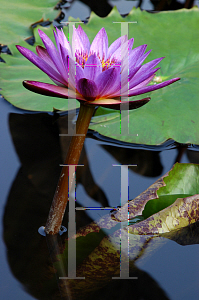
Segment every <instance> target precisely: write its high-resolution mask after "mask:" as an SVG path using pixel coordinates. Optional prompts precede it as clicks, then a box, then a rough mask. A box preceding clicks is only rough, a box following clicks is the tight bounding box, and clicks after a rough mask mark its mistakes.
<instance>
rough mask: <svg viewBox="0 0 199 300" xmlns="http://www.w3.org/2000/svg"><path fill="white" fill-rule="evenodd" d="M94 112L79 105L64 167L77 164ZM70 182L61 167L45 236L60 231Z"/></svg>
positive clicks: (66, 172)
mask: <svg viewBox="0 0 199 300" xmlns="http://www.w3.org/2000/svg"><path fill="white" fill-rule="evenodd" d="M94 110H95V106H94V105H93V106H86V105H84V104H80V110H79V115H78V119H77V123H76V135H74V136H73V137H72V139H71V142H70V146H69V150H68V153H67V157H66V160H65V162H64V164H65V165H77V164H78V162H79V158H80V155H81V151H82V147H83V145H84V140H85V137H86V134H87V131H88V126H89V124H90V120H91V118H92V115H93V113H94ZM80 134H82V135H80ZM72 181H73V180H70V183H69V167H67V166H63V168H62V172H61V175H60V177H59V182H58V185H57V188H56V191H55V195H54V198H53V202H52V205H51V208H50V212H49V215H48V219H47V222H46V226H45V232H46V234H57V233H58V232H59V230H60V227H61V223H62V219H63V217H64V213H65V209H66V205H67V202H68V191H69V192H70V189H71V186H72Z"/></svg>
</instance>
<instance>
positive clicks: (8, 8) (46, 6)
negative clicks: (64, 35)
mask: <svg viewBox="0 0 199 300" xmlns="http://www.w3.org/2000/svg"><path fill="white" fill-rule="evenodd" d="M57 3H58V1H57V0H40V1H37V0H32V1H28V0H17V1H15V0H10V1H6V0H1V18H0V28H1V35H0V43H2V44H6V45H9V44H12V43H18V42H19V41H20V40H21V39H22V38H28V37H29V36H31V35H32V30H31V28H30V25H31V24H34V23H35V22H37V21H39V20H41V19H43V20H47V19H50V20H53V19H54V18H55V17H56V16H57V15H58V13H59V11H57V10H54V6H55V5H56V4H57Z"/></svg>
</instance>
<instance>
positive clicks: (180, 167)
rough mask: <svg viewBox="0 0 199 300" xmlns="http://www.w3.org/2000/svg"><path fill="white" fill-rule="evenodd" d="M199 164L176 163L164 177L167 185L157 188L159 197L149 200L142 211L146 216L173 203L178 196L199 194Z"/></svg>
mask: <svg viewBox="0 0 199 300" xmlns="http://www.w3.org/2000/svg"><path fill="white" fill-rule="evenodd" d="M198 180H199V166H198V165H194V164H179V163H177V164H175V165H174V167H173V169H172V170H171V171H170V172H169V175H168V176H167V177H165V178H164V183H165V184H166V186H162V187H160V188H159V189H158V190H157V196H158V198H156V199H152V200H150V201H148V202H147V203H146V205H145V208H144V210H143V212H142V215H143V216H144V218H145V219H146V218H148V217H150V216H151V215H153V214H155V213H157V212H159V211H161V210H163V209H164V208H166V207H168V206H170V205H172V204H173V203H174V202H175V201H176V199H178V198H186V197H190V196H193V195H195V194H199V187H198V184H197V182H198Z"/></svg>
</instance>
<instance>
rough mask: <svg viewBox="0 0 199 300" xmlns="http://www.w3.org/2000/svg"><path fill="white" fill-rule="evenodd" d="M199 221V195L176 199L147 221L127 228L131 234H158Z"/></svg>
mask: <svg viewBox="0 0 199 300" xmlns="http://www.w3.org/2000/svg"><path fill="white" fill-rule="evenodd" d="M198 220H199V194H197V195H194V196H190V197H186V198H178V199H177V200H176V201H175V202H174V203H173V204H172V205H170V206H169V207H167V208H165V209H163V210H161V211H160V212H158V213H156V214H154V215H152V216H151V217H149V218H148V219H146V220H144V221H142V222H140V223H137V224H135V225H133V226H129V230H130V233H133V234H160V233H166V232H170V231H172V230H176V229H179V228H182V227H185V226H188V225H190V224H193V223H195V222H196V221H198Z"/></svg>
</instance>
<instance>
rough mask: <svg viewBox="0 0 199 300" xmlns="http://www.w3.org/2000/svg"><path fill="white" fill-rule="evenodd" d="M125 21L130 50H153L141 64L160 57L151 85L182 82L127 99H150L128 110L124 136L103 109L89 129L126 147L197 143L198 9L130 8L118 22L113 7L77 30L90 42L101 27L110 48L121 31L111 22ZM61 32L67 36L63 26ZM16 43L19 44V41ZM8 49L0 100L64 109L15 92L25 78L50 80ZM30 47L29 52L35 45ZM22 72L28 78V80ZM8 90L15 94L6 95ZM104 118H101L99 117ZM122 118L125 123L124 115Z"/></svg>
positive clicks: (51, 100) (117, 121)
mask: <svg viewBox="0 0 199 300" xmlns="http://www.w3.org/2000/svg"><path fill="white" fill-rule="evenodd" d="M69 21H74V19H73V18H69ZM77 21H79V20H77ZM126 21H128V22H135V21H136V22H137V23H131V24H129V38H131V37H134V40H135V42H134V47H137V46H139V45H142V44H148V47H147V49H148V50H150V49H152V50H153V51H152V52H151V53H150V55H149V56H148V57H147V59H146V62H148V61H151V60H152V59H155V58H157V57H162V56H165V58H164V59H163V61H161V63H160V64H159V66H160V67H161V69H160V70H159V71H158V72H157V77H156V78H155V82H154V84H155V83H156V82H157V81H161V80H162V81H164V80H168V79H171V78H174V77H181V80H180V81H178V82H175V83H173V84H172V85H170V86H168V87H165V88H163V89H160V90H156V91H154V92H151V93H146V94H144V95H140V96H136V97H132V99H135V100H136V99H141V98H145V97H147V96H150V97H151V101H150V102H149V103H147V104H146V105H144V106H143V107H141V108H139V109H136V110H132V111H130V112H129V134H128V135H127V134H120V114H119V113H117V112H115V111H112V110H109V112H110V114H107V112H108V110H107V109H102V108H100V112H99V113H98V118H97V119H95V118H94V120H93V121H94V123H93V124H91V125H90V129H93V130H96V131H98V132H99V133H100V134H102V135H105V136H107V137H111V138H114V139H117V140H121V141H124V142H128V143H139V144H148V145H157V144H161V143H163V142H164V141H166V140H167V139H170V138H171V139H174V140H175V141H177V142H180V143H194V144H199V131H198V128H199V119H198V113H197V112H198V110H199V96H198V95H199V85H198V80H199V78H198V77H199V52H198V49H199V32H198V22H199V10H198V8H193V9H191V10H187V9H182V10H178V11H169V12H160V13H156V14H151V13H148V12H146V11H140V9H135V8H133V9H132V11H131V12H130V13H129V15H128V16H127V17H126V18H122V17H121V16H120V15H119V13H118V11H117V9H116V8H113V10H112V11H111V13H110V14H109V15H108V16H107V17H106V18H100V17H98V16H97V15H95V14H94V13H91V16H90V20H89V22H88V24H83V23H82V28H83V29H84V30H85V32H86V33H87V35H88V37H89V39H90V41H92V40H93V38H94V37H95V35H96V33H97V32H98V31H99V30H100V29H101V28H102V27H105V29H106V31H107V34H108V37H109V45H110V44H111V43H112V42H113V41H114V40H115V39H116V38H118V37H119V36H120V32H121V30H120V27H121V25H120V24H119V23H113V22H126ZM174 28H175V30H174ZM50 30H51V29H49V30H47V29H46V30H45V31H46V33H47V34H48V35H49V36H51V35H52V33H50ZM36 31H37V29H36ZM36 31H35V36H36V43H38V44H40V43H41V41H39V40H38V35H37V34H36ZM64 31H65V33H67V32H68V30H67V28H65V29H64ZM20 44H21V45H24V44H23V42H20ZM13 47H14V46H11V47H10V48H11V51H12V53H13V54H14V57H13V61H11V60H12V59H11V58H9V63H10V65H7V64H4V65H2V64H1V66H0V67H1V68H2V75H1V78H0V81H1V82H0V86H1V87H2V94H3V96H4V97H5V98H6V99H7V100H8V101H9V102H11V103H12V104H13V105H16V106H17V107H20V108H23V109H29V110H40V111H52V110H53V107H54V108H56V109H63V110H66V109H67V107H66V106H67V105H65V103H66V102H64V100H63V99H59V100H58V99H57V98H50V97H48V100H46V99H47V98H46V97H42V96H35V95H33V93H31V92H25V89H24V88H23V87H21V86H20V88H19V89H18V87H17V85H20V82H21V81H23V80H25V79H26V80H27V79H29V80H41V81H45V82H49V81H48V80H49V79H48V78H47V77H45V74H42V72H41V71H40V70H36V69H37V68H36V67H35V66H33V65H32V64H31V63H29V62H27V60H26V59H23V60H22V57H21V56H20V55H19V54H16V52H14V51H13ZM32 48H33V49H34V47H32ZM2 57H3V59H4V60H5V61H6V62H8V58H7V56H6V55H2ZM16 59H21V65H20V63H18V64H17V66H16V64H15V63H14V60H16ZM31 65H32V66H31ZM26 74H28V78H27V75H26ZM19 78H20V79H19ZM43 78H44V79H43ZM45 78H47V79H45ZM17 81H18V82H17ZM11 87H12V89H13V90H14V91H10V89H11ZM13 87H14V88H13ZM28 93H29V94H28ZM33 98H34V99H33ZM72 103H75V101H73V102H72ZM76 105H77V104H75V106H76ZM99 114H100V115H101V117H100V116H99ZM105 114H106V116H104V115H105ZM111 115H112V116H111ZM125 119H126V121H127V116H126V117H125ZM125 119H124V123H125Z"/></svg>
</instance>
